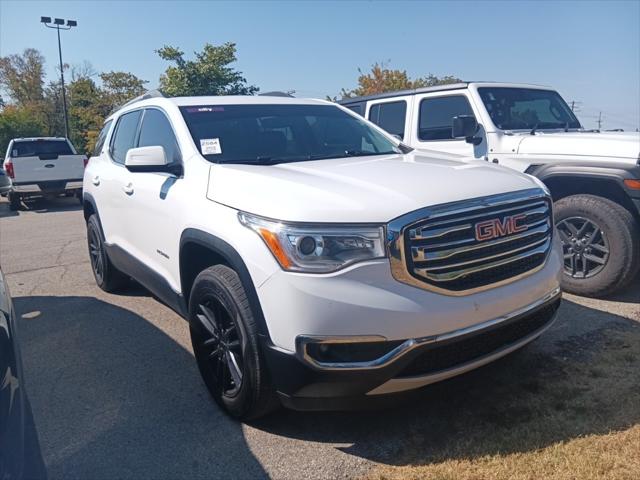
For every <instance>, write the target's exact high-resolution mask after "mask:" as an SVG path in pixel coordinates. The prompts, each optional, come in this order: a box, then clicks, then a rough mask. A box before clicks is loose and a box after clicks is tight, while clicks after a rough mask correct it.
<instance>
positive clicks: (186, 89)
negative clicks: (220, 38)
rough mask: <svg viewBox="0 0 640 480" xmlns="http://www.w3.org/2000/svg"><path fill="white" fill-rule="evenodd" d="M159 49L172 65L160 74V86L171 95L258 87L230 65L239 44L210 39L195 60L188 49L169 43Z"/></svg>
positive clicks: (224, 92)
mask: <svg viewBox="0 0 640 480" xmlns="http://www.w3.org/2000/svg"><path fill="white" fill-rule="evenodd" d="M156 53H157V54H158V55H159V56H160V58H162V59H163V60H167V61H169V62H171V63H173V65H171V66H169V67H168V68H167V70H166V71H165V73H164V74H162V76H161V77H160V89H161V90H162V92H163V93H164V94H165V95H168V96H171V97H178V96H190V95H253V94H255V93H256V92H257V91H258V87H256V86H253V85H247V80H246V79H245V78H244V77H243V76H242V73H241V72H238V71H236V70H235V69H234V68H232V67H230V66H229V65H230V64H232V63H234V62H235V61H236V45H235V43H230V42H227V43H225V44H223V45H221V46H215V45H211V44H209V43H207V44H206V45H205V46H204V48H203V49H202V51H201V52H194V54H195V60H185V58H184V52H183V51H181V50H180V49H178V48H176V47H172V46H168V45H165V46H164V47H162V48H161V49H159V50H157V51H156Z"/></svg>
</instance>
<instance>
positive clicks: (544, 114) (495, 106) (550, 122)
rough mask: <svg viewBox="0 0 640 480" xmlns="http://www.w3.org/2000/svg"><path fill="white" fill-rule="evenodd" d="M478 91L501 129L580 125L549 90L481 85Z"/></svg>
mask: <svg viewBox="0 0 640 480" xmlns="http://www.w3.org/2000/svg"><path fill="white" fill-rule="evenodd" d="M478 93H479V94H480V98H481V99H482V102H483V103H484V106H485V108H486V109H487V112H489V116H490V117H491V120H492V121H493V123H494V124H495V126H496V127H498V128H501V129H503V130H519V129H526V130H531V129H533V128H534V127H536V128H541V129H542V128H565V127H567V128H580V122H578V119H577V118H576V117H575V115H574V114H573V112H572V111H571V109H570V108H569V105H567V104H566V102H565V101H564V100H563V99H562V97H561V96H560V95H559V94H558V92H554V91H553V90H539V89H536V88H506V87H502V88H486V87H482V88H479V89H478Z"/></svg>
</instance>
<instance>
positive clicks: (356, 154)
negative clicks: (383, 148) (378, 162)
mask: <svg viewBox="0 0 640 480" xmlns="http://www.w3.org/2000/svg"><path fill="white" fill-rule="evenodd" d="M344 153H345V156H347V157H368V156H371V155H394V154H397V153H398V152H394V151H393V150H392V151H389V152H368V151H366V150H345V152H344Z"/></svg>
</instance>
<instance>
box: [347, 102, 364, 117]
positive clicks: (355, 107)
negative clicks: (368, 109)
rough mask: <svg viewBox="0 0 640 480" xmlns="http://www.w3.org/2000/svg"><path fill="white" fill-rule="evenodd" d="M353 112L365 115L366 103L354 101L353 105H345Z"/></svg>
mask: <svg viewBox="0 0 640 480" xmlns="http://www.w3.org/2000/svg"><path fill="white" fill-rule="evenodd" d="M345 107H347V108H348V109H349V110H351V111H352V112H355V113H357V114H358V115H360V116H361V117H364V105H363V104H362V103H354V104H353V105H345Z"/></svg>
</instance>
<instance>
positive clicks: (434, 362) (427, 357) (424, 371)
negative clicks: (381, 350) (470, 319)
mask: <svg viewBox="0 0 640 480" xmlns="http://www.w3.org/2000/svg"><path fill="white" fill-rule="evenodd" d="M559 305H560V300H557V301H556V302H554V303H553V304H551V305H548V306H546V307H543V308H541V309H539V310H537V311H535V312H534V313H532V314H528V315H526V316H523V317H520V318H518V319H515V320H512V321H511V322H509V323H507V324H506V325H503V326H500V327H496V328H491V329H488V330H485V331H483V332H480V333H476V334H474V335H471V336H468V337H466V338H462V339H460V340H453V341H450V342H447V343H443V344H442V345H438V344H434V345H433V346H431V347H429V348H428V350H426V351H424V352H423V353H421V354H420V355H419V356H418V357H416V358H415V359H414V360H413V361H412V362H411V363H410V364H409V365H407V366H406V367H405V368H404V369H403V370H402V371H401V372H400V373H399V374H398V375H397V377H412V376H419V375H429V374H433V373H436V372H439V371H442V370H446V369H449V368H453V367H457V366H460V365H463V364H465V363H468V362H471V361H473V360H477V359H479V358H481V357H484V356H486V355H489V354H491V353H493V352H495V351H497V350H499V349H501V348H503V347H507V346H509V345H511V344H514V343H517V342H518V341H519V340H521V339H523V338H525V337H527V336H529V335H531V334H532V333H534V332H536V331H537V330H540V329H541V328H542V327H544V326H545V325H547V324H548V323H549V322H550V321H551V320H552V319H553V315H554V314H555V312H556V310H557V309H558V306H559Z"/></svg>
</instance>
